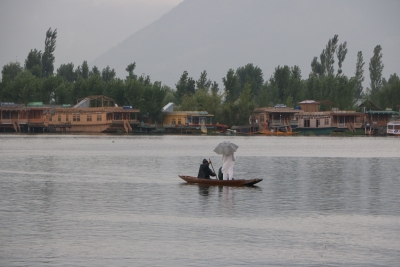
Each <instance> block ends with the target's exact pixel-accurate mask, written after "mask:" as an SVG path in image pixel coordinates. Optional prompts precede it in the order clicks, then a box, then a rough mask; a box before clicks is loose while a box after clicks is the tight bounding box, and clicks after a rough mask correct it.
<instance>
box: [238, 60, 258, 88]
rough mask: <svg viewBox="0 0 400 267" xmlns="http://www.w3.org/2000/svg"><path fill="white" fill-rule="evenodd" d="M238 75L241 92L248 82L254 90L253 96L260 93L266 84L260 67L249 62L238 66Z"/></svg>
mask: <svg viewBox="0 0 400 267" xmlns="http://www.w3.org/2000/svg"><path fill="white" fill-rule="evenodd" d="M236 76H237V77H238V82H239V87H240V92H241V91H242V90H243V89H244V86H245V85H246V83H248V84H249V85H250V87H251V90H252V91H251V94H252V96H258V95H259V93H260V91H261V88H262V86H263V84H264V78H263V73H262V70H261V69H260V68H259V67H257V66H253V64H251V63H249V64H247V65H246V66H244V67H240V68H238V69H237V70H236Z"/></svg>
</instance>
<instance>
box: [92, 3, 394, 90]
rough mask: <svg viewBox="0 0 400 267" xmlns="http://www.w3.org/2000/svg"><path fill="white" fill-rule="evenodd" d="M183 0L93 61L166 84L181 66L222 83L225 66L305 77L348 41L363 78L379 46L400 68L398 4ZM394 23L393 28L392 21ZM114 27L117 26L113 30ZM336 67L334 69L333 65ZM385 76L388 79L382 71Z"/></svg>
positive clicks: (351, 65)
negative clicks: (332, 46) (284, 69)
mask: <svg viewBox="0 0 400 267" xmlns="http://www.w3.org/2000/svg"><path fill="white" fill-rule="evenodd" d="M379 4H380V2H379V1H364V0H362V1H344V0H339V1H319V0H312V1H289V0H287V1H280V0H185V1H184V2H182V3H181V4H179V5H178V6H176V7H175V8H174V9H172V10H171V11H170V12H168V13H167V14H165V15H164V16H162V17H161V18H160V19H158V20H157V21H155V22H154V23H152V24H150V25H149V26H147V27H145V28H143V29H142V30H140V31H138V32H136V33H135V34H133V35H131V36H130V37H129V38H127V39H126V40H125V41H123V42H122V43H120V44H118V45H116V46H115V47H113V48H111V49H110V50H109V51H107V52H106V53H104V54H103V55H101V56H99V57H98V58H97V59H96V60H94V61H93V62H90V66H93V65H96V66H98V67H99V68H100V69H102V68H104V67H106V66H107V65H109V66H110V67H111V68H114V69H115V70H116V72H117V75H118V76H119V77H125V76H126V75H127V72H126V71H125V68H126V66H127V65H128V64H130V63H133V62H136V70H135V73H136V74H137V75H142V74H143V73H144V74H145V75H150V77H151V79H152V81H155V80H157V81H162V82H163V84H167V85H169V86H171V87H173V88H174V87H175V83H176V82H177V81H178V80H179V77H180V76H181V74H182V73H183V71H185V70H186V71H188V72H189V76H190V77H193V78H194V79H195V80H197V79H198V77H199V76H200V73H201V72H202V71H203V70H206V71H207V73H208V78H210V79H211V80H215V81H217V82H218V83H219V85H220V88H222V87H223V86H222V81H221V80H222V77H224V76H225V75H226V73H227V71H228V70H229V69H230V68H233V69H235V70H236V69H237V68H238V67H241V66H244V65H245V64H247V63H253V64H254V65H257V66H259V67H260V68H261V69H262V70H263V73H264V79H265V80H266V79H268V78H269V77H270V76H271V75H272V73H273V71H274V69H275V68H276V67H277V66H278V65H280V66H283V65H288V66H294V65H298V66H299V67H300V69H301V70H302V75H303V78H306V77H307V76H308V74H309V72H310V63H311V61H312V59H313V57H314V56H319V55H320V53H321V51H322V49H324V48H325V46H326V44H327V42H328V40H329V39H330V38H332V37H333V36H334V35H335V34H338V35H339V43H342V42H344V41H347V47H348V54H347V57H346V60H345V62H344V66H343V70H344V73H345V74H346V75H348V76H352V75H353V74H354V71H355V65H356V55H357V52H358V51H362V52H363V55H364V61H365V62H366V64H365V66H364V76H365V78H366V81H368V82H369V72H368V64H369V59H370V58H371V57H372V54H373V53H372V52H373V49H374V47H375V46H376V45H378V44H379V45H381V46H382V48H383V51H382V52H383V63H384V64H385V70H384V75H385V73H386V75H387V76H388V75H389V74H392V73H394V72H396V70H395V68H397V72H399V70H398V62H400V55H399V54H400V53H398V52H397V51H398V47H399V44H400V38H399V34H398V32H397V31H398V26H400V19H399V17H400V16H397V15H398V14H396V13H398V11H399V10H400V9H399V7H400V5H399V2H397V1H387V2H385V3H384V4H383V3H382V4H381V5H383V6H382V7H380V6H379ZM395 25H397V26H395ZM115 30H118V29H115ZM336 68H337V67H336ZM387 78H388V77H387Z"/></svg>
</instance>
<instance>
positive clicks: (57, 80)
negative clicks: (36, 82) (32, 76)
mask: <svg viewBox="0 0 400 267" xmlns="http://www.w3.org/2000/svg"><path fill="white" fill-rule="evenodd" d="M62 83H63V78H62V77H60V76H58V75H57V76H50V77H48V78H47V79H43V80H42V86H41V87H40V88H39V89H38V92H37V94H38V99H37V100H40V101H41V102H43V103H52V102H55V99H54V94H55V90H56V88H57V87H59V86H60V85H61V84H62Z"/></svg>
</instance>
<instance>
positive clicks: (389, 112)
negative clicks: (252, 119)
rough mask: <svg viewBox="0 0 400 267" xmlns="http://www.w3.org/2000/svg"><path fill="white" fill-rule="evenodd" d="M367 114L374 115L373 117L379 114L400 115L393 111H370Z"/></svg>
mask: <svg viewBox="0 0 400 267" xmlns="http://www.w3.org/2000/svg"><path fill="white" fill-rule="evenodd" d="M366 113H367V114H372V115H374V114H377V115H378V114H379V115H381V114H382V115H390V114H391V115H400V112H398V111H393V110H369V111H366Z"/></svg>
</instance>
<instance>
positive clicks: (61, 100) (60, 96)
mask: <svg viewBox="0 0 400 267" xmlns="http://www.w3.org/2000/svg"><path fill="white" fill-rule="evenodd" d="M72 88H73V84H71V83H69V82H66V81H63V82H62V83H61V84H59V86H57V87H56V88H55V89H54V95H53V97H54V102H55V103H56V104H59V105H62V104H70V105H74V104H75V102H76V100H73V99H71V96H72Z"/></svg>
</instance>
